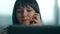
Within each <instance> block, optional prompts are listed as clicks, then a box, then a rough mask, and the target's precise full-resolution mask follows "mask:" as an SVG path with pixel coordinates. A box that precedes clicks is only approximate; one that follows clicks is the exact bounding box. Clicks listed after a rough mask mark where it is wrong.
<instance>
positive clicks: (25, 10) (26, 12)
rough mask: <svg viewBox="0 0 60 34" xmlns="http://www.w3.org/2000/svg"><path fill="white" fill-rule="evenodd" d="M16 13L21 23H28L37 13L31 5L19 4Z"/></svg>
mask: <svg viewBox="0 0 60 34" xmlns="http://www.w3.org/2000/svg"><path fill="white" fill-rule="evenodd" d="M16 14H17V15H16V16H17V19H18V21H19V23H21V24H24V25H28V24H30V21H31V20H32V18H33V15H34V14H35V10H34V9H33V8H32V7H31V6H29V5H27V6H24V7H22V6H19V8H18V9H17V10H16Z"/></svg>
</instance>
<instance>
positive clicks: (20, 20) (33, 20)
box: [12, 0, 41, 25]
mask: <svg viewBox="0 0 60 34" xmlns="http://www.w3.org/2000/svg"><path fill="white" fill-rule="evenodd" d="M12 18H13V24H23V25H41V14H40V11H39V7H38V4H37V2H36V0H16V2H15V5H14V9H13V15H12Z"/></svg>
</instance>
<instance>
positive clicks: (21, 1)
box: [12, 0, 40, 24]
mask: <svg viewBox="0 0 60 34" xmlns="http://www.w3.org/2000/svg"><path fill="white" fill-rule="evenodd" d="M19 5H22V6H26V5H29V6H31V7H32V8H33V9H34V10H35V11H36V13H39V14H40V10H39V6H38V4H37V2H36V0H16V2H15V5H14V8H13V15H12V19H13V24H19V22H18V20H17V17H16V9H17V8H18V6H19Z"/></svg>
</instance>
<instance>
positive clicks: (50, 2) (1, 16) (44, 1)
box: [0, 0, 60, 27]
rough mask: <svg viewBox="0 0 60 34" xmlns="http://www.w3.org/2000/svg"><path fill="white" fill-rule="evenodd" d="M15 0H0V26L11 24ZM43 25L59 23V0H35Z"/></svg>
mask: <svg viewBox="0 0 60 34" xmlns="http://www.w3.org/2000/svg"><path fill="white" fill-rule="evenodd" d="M15 1H16V0H0V27H1V26H4V25H5V26H7V25H11V24H12V12H13V7H14V3H15ZM37 2H38V5H39V8H40V13H41V17H42V23H43V25H60V0H37Z"/></svg>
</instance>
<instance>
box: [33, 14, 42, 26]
mask: <svg viewBox="0 0 60 34" xmlns="http://www.w3.org/2000/svg"><path fill="white" fill-rule="evenodd" d="M40 24H41V20H40V14H38V13H35V14H34V16H33V18H32V25H40Z"/></svg>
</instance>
